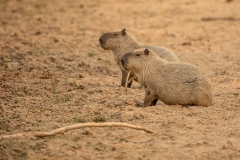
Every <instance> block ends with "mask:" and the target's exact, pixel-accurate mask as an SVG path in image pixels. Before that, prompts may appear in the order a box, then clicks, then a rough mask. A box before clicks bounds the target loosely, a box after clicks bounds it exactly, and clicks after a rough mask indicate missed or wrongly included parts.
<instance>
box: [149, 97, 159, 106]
mask: <svg viewBox="0 0 240 160" xmlns="http://www.w3.org/2000/svg"><path fill="white" fill-rule="evenodd" d="M157 101H158V99H157V98H156V99H154V100H153V101H152V102H151V104H150V106H156V104H157Z"/></svg>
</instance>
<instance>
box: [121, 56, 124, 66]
mask: <svg viewBox="0 0 240 160" xmlns="http://www.w3.org/2000/svg"><path fill="white" fill-rule="evenodd" d="M121 64H122V66H124V60H123V58H122V59H121Z"/></svg>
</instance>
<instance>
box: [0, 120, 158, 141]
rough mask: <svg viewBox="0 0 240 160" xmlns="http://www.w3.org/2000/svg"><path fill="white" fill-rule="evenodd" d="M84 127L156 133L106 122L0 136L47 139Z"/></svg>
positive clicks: (1, 137)
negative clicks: (124, 128) (125, 128)
mask: <svg viewBox="0 0 240 160" xmlns="http://www.w3.org/2000/svg"><path fill="white" fill-rule="evenodd" d="M84 127H127V128H131V129H136V130H143V131H145V132H147V133H154V132H153V131H151V130H149V129H147V128H144V127H141V126H135V125H131V124H128V123H121V122H105V123H80V124H73V125H69V126H64V127H61V128H58V129H55V130H52V131H50V132H41V131H39V132H25V133H18V134H13V135H2V136H1V135H0V139H6V138H18V137H23V136H35V137H47V136H53V135H56V134H62V133H64V132H66V131H69V130H73V129H78V128H84Z"/></svg>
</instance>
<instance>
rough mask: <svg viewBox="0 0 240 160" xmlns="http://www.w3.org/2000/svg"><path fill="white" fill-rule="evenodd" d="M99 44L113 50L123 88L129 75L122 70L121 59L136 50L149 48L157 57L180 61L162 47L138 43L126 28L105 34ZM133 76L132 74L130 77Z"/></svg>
mask: <svg viewBox="0 0 240 160" xmlns="http://www.w3.org/2000/svg"><path fill="white" fill-rule="evenodd" d="M99 43H100V45H101V47H102V48H103V49H105V50H112V51H113V53H114V56H115V60H116V62H117V64H118V65H119V67H120V69H121V71H122V82H121V86H125V82H126V78H127V73H128V72H126V71H125V70H124V69H122V68H121V57H122V56H123V55H124V54H125V53H128V52H131V51H132V50H134V49H138V48H142V47H145V48H149V49H151V50H153V51H155V52H156V53H157V55H158V56H159V57H161V58H163V59H165V60H167V61H178V58H177V57H176V56H175V55H174V53H172V52H171V51H169V50H167V49H166V48H163V47H160V46H151V45H143V44H140V43H139V42H138V41H136V40H135V39H134V38H133V36H131V34H129V33H128V32H126V29H125V28H124V29H123V30H122V31H120V32H119V31H118V32H109V33H106V34H103V35H102V36H101V37H100V38H99ZM132 76H133V75H132V74H131V75H130V77H132ZM128 87H129V88H130V87H131V82H130V83H129V84H128Z"/></svg>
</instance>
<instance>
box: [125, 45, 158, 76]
mask: <svg viewBox="0 0 240 160" xmlns="http://www.w3.org/2000/svg"><path fill="white" fill-rule="evenodd" d="M151 57H156V54H155V53H154V52H153V51H151V50H149V49H146V48H141V49H136V50H134V51H132V52H130V53H126V54H125V55H124V56H123V57H122V58H121V64H122V67H123V68H124V69H125V70H127V71H133V72H135V71H137V70H139V69H141V68H142V67H144V66H145V65H147V64H148V63H151V62H150V61H151V59H152V58H151Z"/></svg>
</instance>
